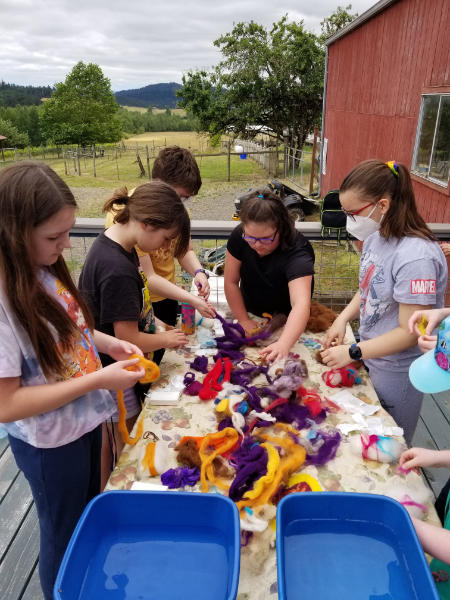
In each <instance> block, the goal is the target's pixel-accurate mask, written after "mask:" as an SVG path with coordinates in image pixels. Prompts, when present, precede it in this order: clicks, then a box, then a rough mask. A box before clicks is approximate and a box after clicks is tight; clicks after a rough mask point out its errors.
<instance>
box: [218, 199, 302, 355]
mask: <svg viewBox="0 0 450 600" xmlns="http://www.w3.org/2000/svg"><path fill="white" fill-rule="evenodd" d="M240 216H241V223H240V224H239V225H238V226H237V227H236V228H235V229H234V231H233V232H232V233H231V236H230V238H229V240H228V243H227V253H226V257H225V295H226V298H227V302H228V305H229V307H230V308H231V310H232V312H233V314H234V316H235V317H236V319H237V320H238V322H239V323H240V324H241V325H242V327H243V328H244V330H245V332H246V333H247V334H250V333H251V332H252V331H254V330H255V329H256V328H257V327H258V323H257V322H256V321H254V320H253V319H252V317H251V316H250V315H249V313H251V314H253V315H257V316H262V314H263V313H270V314H271V315H274V314H278V313H282V314H284V315H286V316H287V322H286V325H285V327H284V329H283V332H282V334H281V336H280V338H279V340H278V341H276V342H274V343H273V344H270V345H269V346H267V347H266V348H264V349H263V350H261V352H260V355H261V356H262V357H264V358H266V359H267V360H271V361H272V360H277V359H280V358H285V357H286V356H287V355H288V354H289V350H290V349H291V348H292V346H293V345H294V344H295V342H296V341H297V340H298V338H299V336H300V335H301V334H302V333H303V331H304V329H305V327H306V323H307V322H308V318H309V312H310V304H311V294H312V289H313V275H314V251H313V249H312V246H311V244H310V243H309V242H308V240H307V239H306V238H305V237H304V236H303V235H302V234H301V233H300V232H298V231H296V229H295V226H294V223H293V221H292V219H291V217H290V215H289V212H288V210H287V208H286V207H285V206H284V204H283V203H282V202H281V201H280V200H279V199H278V198H277V196H275V195H274V194H273V193H272V192H270V191H269V190H267V189H266V190H262V191H255V192H254V194H253V195H250V196H249V197H248V198H247V199H246V201H245V204H244V206H243V207H242V209H241V215H240Z"/></svg>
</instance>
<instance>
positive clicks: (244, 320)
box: [224, 250, 258, 332]
mask: <svg viewBox="0 0 450 600" xmlns="http://www.w3.org/2000/svg"><path fill="white" fill-rule="evenodd" d="M240 280H241V261H240V260H238V259H237V258H234V256H233V255H232V254H230V253H229V252H228V250H227V251H226V254H225V278H224V290H225V297H226V299H227V302H228V306H229V307H230V309H231V312H232V313H233V315H234V316H235V317H236V319H237V320H238V322H239V323H240V325H242V327H243V328H244V329H245V331H246V332H251V331H252V330H254V329H256V328H257V327H258V323H257V322H256V321H253V320H252V319H250V317H249V316H248V312H247V309H246V308H245V304H244V299H243V297H242V293H241V290H240V288H239V282H240Z"/></svg>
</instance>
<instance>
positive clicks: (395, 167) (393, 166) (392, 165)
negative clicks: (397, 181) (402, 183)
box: [386, 160, 398, 177]
mask: <svg viewBox="0 0 450 600" xmlns="http://www.w3.org/2000/svg"><path fill="white" fill-rule="evenodd" d="M386 164H387V166H388V167H389V169H390V170H391V171H392V173H394V175H395V176H396V177H398V165H397V163H396V162H395V160H388V161H387V163H386Z"/></svg>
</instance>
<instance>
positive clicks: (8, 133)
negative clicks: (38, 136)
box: [0, 119, 30, 148]
mask: <svg viewBox="0 0 450 600" xmlns="http://www.w3.org/2000/svg"><path fill="white" fill-rule="evenodd" d="M0 135H4V136H5V137H6V140H3V147H4V148H6V147H8V148H24V147H25V146H28V144H29V143H30V140H29V138H28V134H27V133H23V132H21V131H19V130H18V129H17V127H15V126H14V125H13V124H12V123H11V121H7V120H6V119H0Z"/></svg>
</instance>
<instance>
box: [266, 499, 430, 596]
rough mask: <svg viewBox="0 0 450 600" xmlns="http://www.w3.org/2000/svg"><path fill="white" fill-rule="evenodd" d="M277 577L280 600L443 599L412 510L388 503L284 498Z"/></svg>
mask: <svg viewBox="0 0 450 600" xmlns="http://www.w3.org/2000/svg"><path fill="white" fill-rule="evenodd" d="M277 570H278V595H279V599H280V600H286V599H288V600H295V599H297V598H298V599H301V600H309V599H311V600H318V599H319V598H320V599H322V598H324V599H325V598H330V599H331V598H332V599H333V600H349V599H350V598H351V599H352V600H381V599H382V600H391V599H392V600H433V599H435V600H439V597H438V594H437V591H436V586H435V584H434V582H433V578H432V576H431V573H430V570H429V568H428V565H427V561H426V559H425V556H424V553H423V550H422V547H421V545H420V542H419V540H418V538H417V535H416V533H415V530H414V527H413V525H412V522H411V519H410V518H409V515H408V513H407V511H406V510H405V508H404V507H403V506H402V505H401V504H400V503H398V502H396V501H395V500H392V499H391V498H388V497H386V496H378V495H375V494H353V493H338V492H308V493H297V494H291V495H290V496H286V497H285V498H283V500H282V501H281V502H280V504H279V505H278V508H277Z"/></svg>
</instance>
